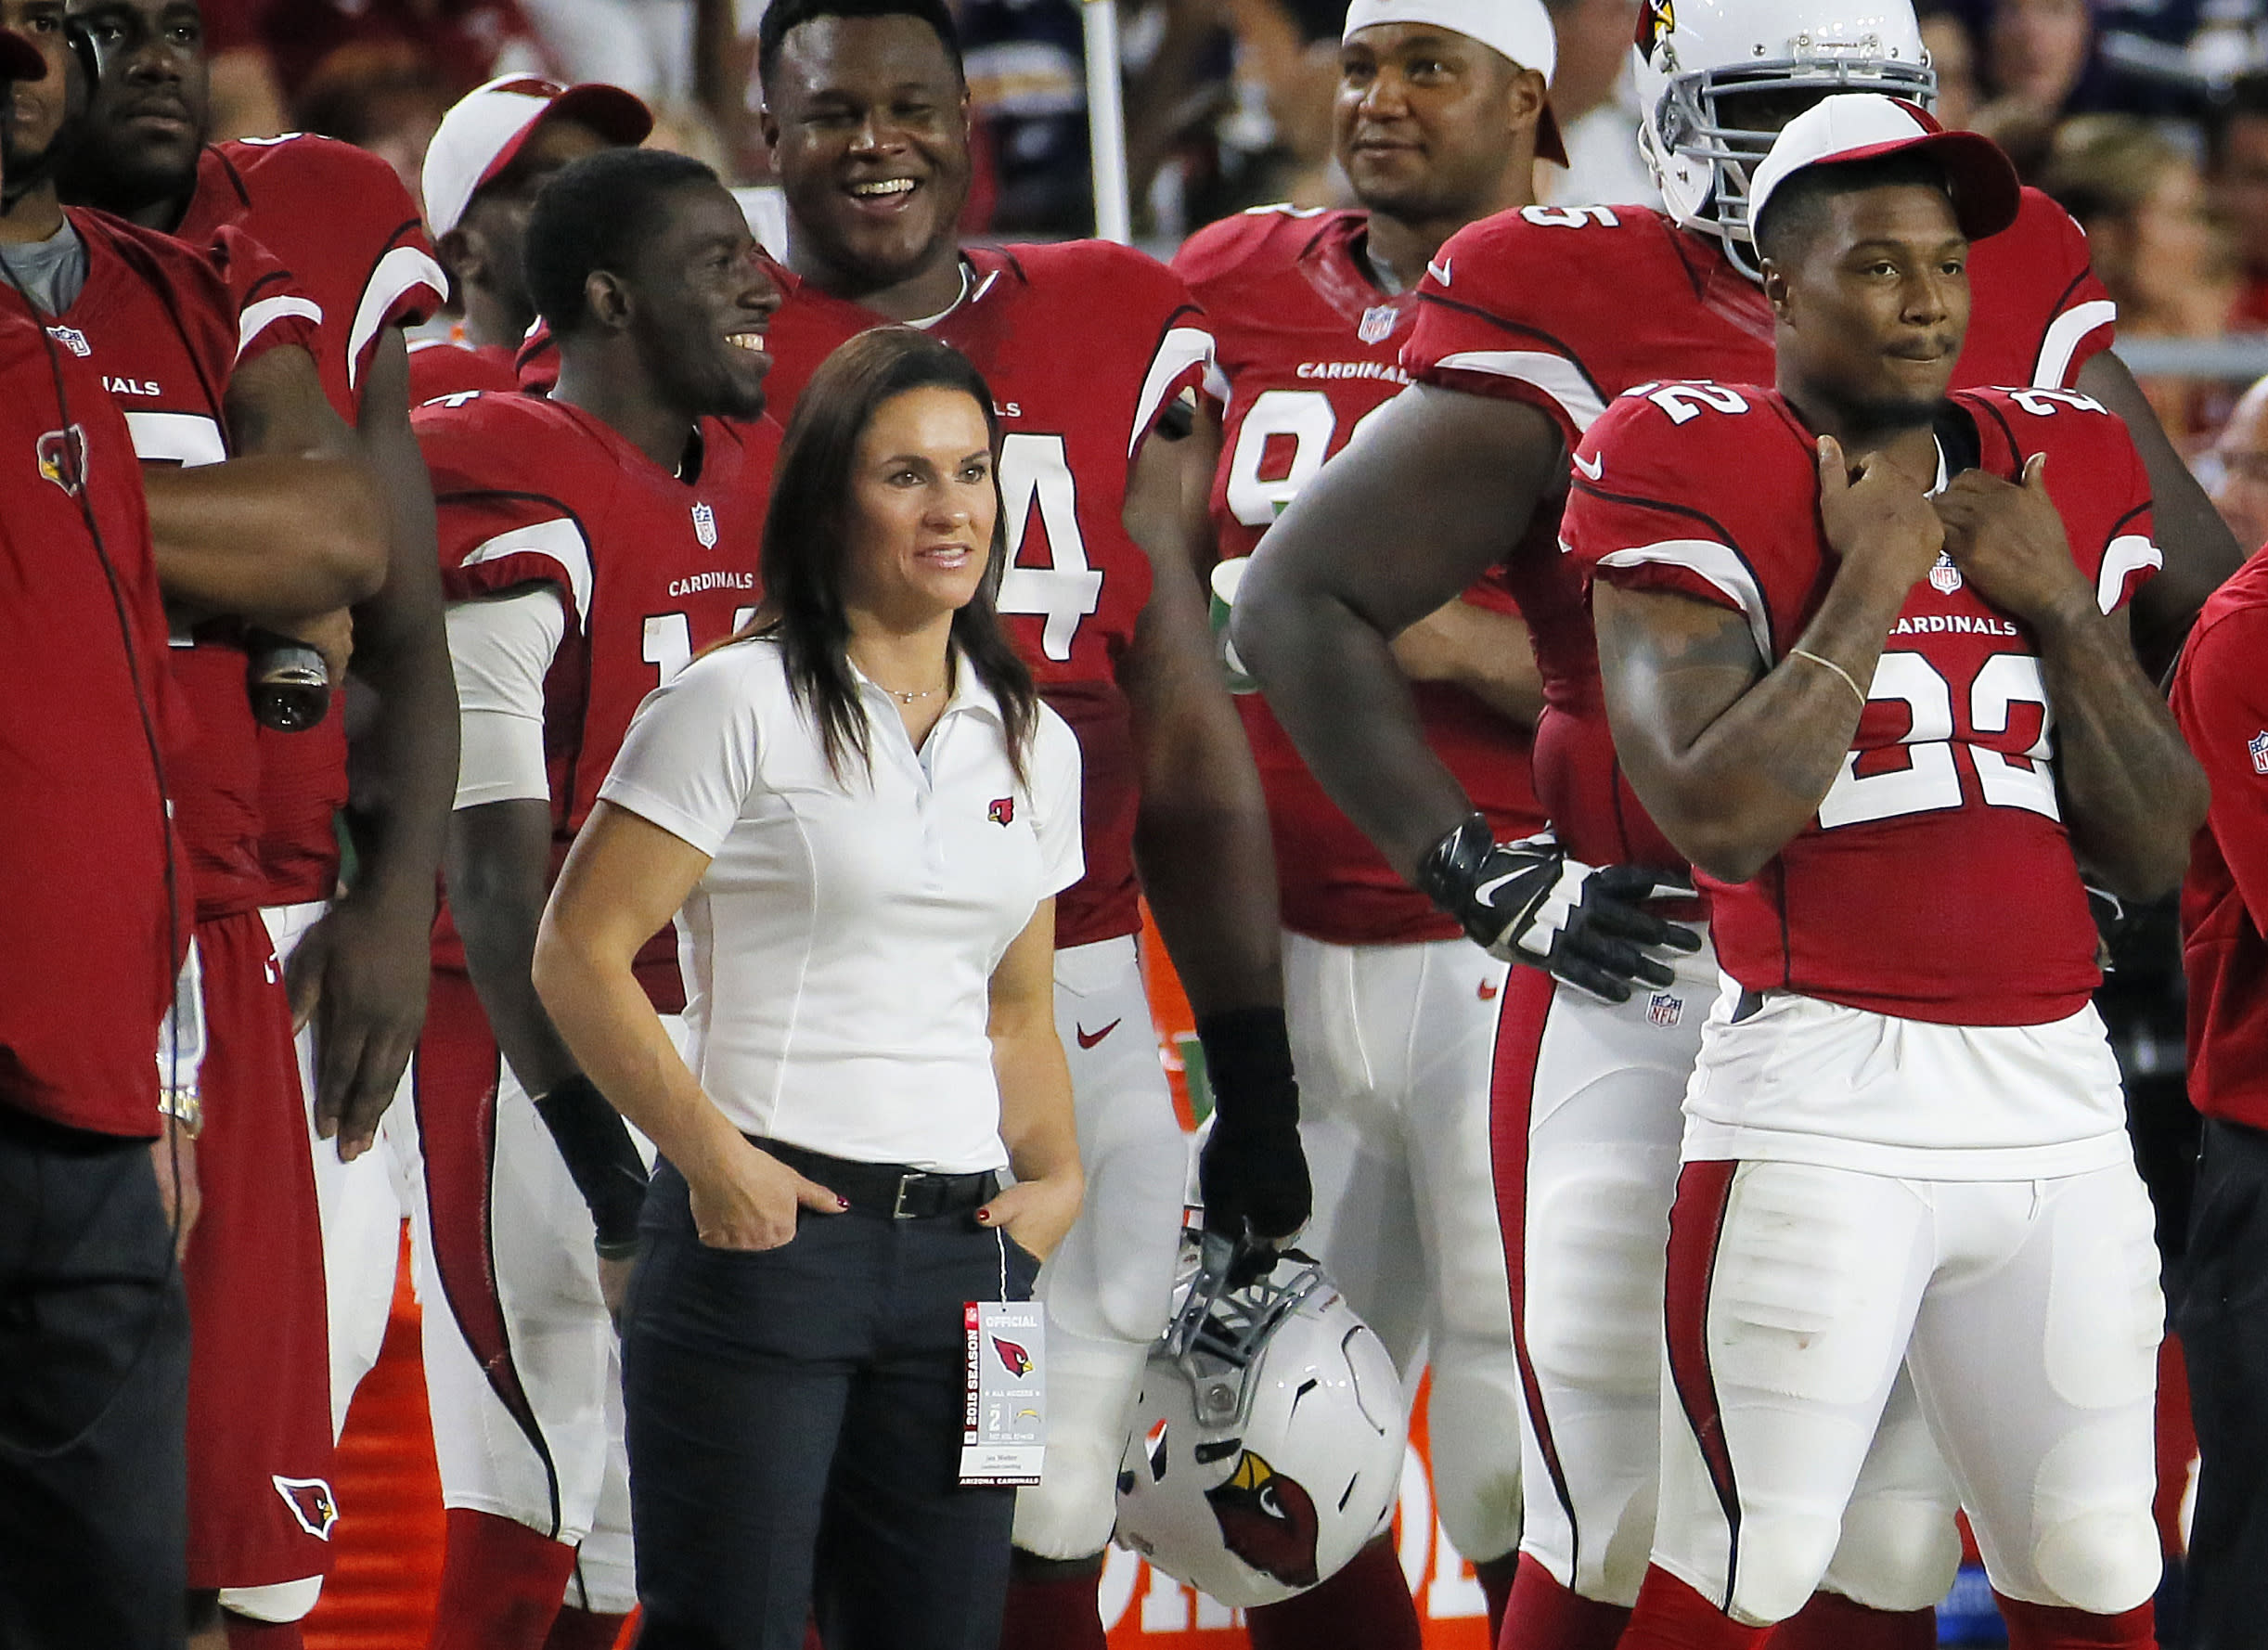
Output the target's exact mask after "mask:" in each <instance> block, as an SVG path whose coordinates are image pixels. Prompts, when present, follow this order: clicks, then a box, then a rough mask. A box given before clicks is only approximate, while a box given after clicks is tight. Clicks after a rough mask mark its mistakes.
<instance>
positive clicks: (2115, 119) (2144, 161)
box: [2035, 114, 2235, 445]
mask: <svg viewBox="0 0 2268 1650" xmlns="http://www.w3.org/2000/svg"><path fill="white" fill-rule="evenodd" d="M2035 181H2036V182H2037V183H2038V184H2039V186H2040V187H2042V188H2043V189H2045V190H2046V191H2047V192H2048V193H2049V194H2050V195H2052V196H2054V197H2055V199H2056V200H2058V201H2059V202H2061V203H2062V205H2063V208H2064V210H2065V211H2067V212H2068V213H2070V214H2071V215H2072V216H2073V217H2074V218H2076V219H2078V220H2079V226H2080V227H2081V228H2082V229H2084V230H2085V231H2086V232H2087V240H2088V245H2089V248H2090V250H2091V251H2092V252H2093V254H2094V272H2095V274H2096V275H2097V276H2098V277H2101V279H2102V282H2103V285H2104V286H2105V287H2107V289H2109V291H2110V295H2111V297H2112V298H2113V299H2114V300H2115V301H2116V302H2117V303H2118V305H2119V333H2120V337H2122V338H2133V337H2166V338H2213V337H2218V336H2220V335H2221V334H2222V333H2223V332H2224V331H2226V330H2227V329H2228V323H2229V316H2230V313H2231V310H2232V308H2233V305H2234V299H2235V292H2234V290H2233V289H2232V285H2231V282H2230V279H2229V271H2228V259H2227V257H2226V255H2225V252H2224V251H2223V244H2222V241H2221V238H2220V237H2219V235H2218V234H2217V232H2216V231H2215V229H2214V227H2213V225H2212V222H2211V220H2210V218H2208V217H2207V215H2206V212H2205V184H2204V179H2203V178H2202V177H2201V176H2200V175H2199V174H2198V172H2197V164H2196V162H2195V161H2191V160H2190V158H2189V156H2188V155H2187V154H2186V153H2184V151H2183V150H2182V149H2181V148H2179V147H2177V146H2176V145H2174V144H2173V143H2171V141H2169V140H2168V139H2167V138H2166V137H2165V136H2164V135H2161V134H2160V133H2158V131H2157V130H2155V129H2154V128H2153V127H2152V126H2151V125H2150V124H2149V123H2148V122H2146V121H2142V120H2139V119H2137V118H2135V117H2133V116H2132V115H2110V114H2104V115H2083V116H2081V117H2080V118H2078V119H2075V120H2069V121H2066V122H2064V123H2063V124H2062V125H2061V126H2060V127H2059V128H2057V130H2056V132H2055V138H2054V141H2053V143H2052V144H2051V145H2050V147H2049V149H2048V154H2047V159H2046V161H2045V162H2044V164H2043V165H2042V169H2041V172H2040V174H2039V176H2038V177H2037V179H2036V180H2035ZM2142 387H2143V393H2145V394H2146V395H2147V396H2148V397H2149V400H2150V404H2151V406H2154V407H2155V408H2156V409H2157V411H2158V420H2159V422H2161V423H2162V424H2164V425H2165V428H2166V433H2167V434H2168V435H2170V436H2171V437H2172V438H2173V440H2174V441H2175V443H2176V444H2177V445H2178V444H2179V443H2181V441H2182V440H2183V438H2184V436H2194V435H2195V434H2197V433H2198V432H2201V431H2202V430H2205V429H2209V428H2210V424H2211V421H2212V419H2211V411H2212V409H2211V408H2210V405H2209V402H2210V392H2209V391H2208V390H2205V389H2202V388H2200V387H2199V386H2197V385H2195V384H2193V383H2190V382H2188V381H2185V380H2145V381H2144V383H2143V386H2142Z"/></svg>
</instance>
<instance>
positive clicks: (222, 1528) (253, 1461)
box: [0, 0, 385, 1628]
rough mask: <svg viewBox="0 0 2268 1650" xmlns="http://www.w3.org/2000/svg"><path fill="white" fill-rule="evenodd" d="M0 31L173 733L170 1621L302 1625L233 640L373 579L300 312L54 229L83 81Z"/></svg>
mask: <svg viewBox="0 0 2268 1650" xmlns="http://www.w3.org/2000/svg"><path fill="white" fill-rule="evenodd" d="M0 19H5V21H6V22H7V23H8V24H11V25H13V26H15V27H17V28H18V29H19V30H20V31H21V32H22V33H23V34H24V36H25V37H26V38H28V39H30V40H32V42H33V43H34V44H35V45H37V46H38V47H39V48H40V51H41V54H42V56H43V57H44V58H45V60H46V63H47V66H48V72H47V74H46V76H45V78H44V79H43V80H42V81H40V82H38V83H36V84H26V85H24V86H22V87H20V88H19V90H18V92H17V95H16V99H15V106H14V111H13V113H14V118H13V119H12V120H11V121H10V122H9V123H8V125H7V127H6V133H5V139H4V141H5V146H6V152H7V169H8V173H9V175H10V177H11V178H12V179H13V180H15V187H11V189H10V191H9V194H8V196H7V199H6V206H5V209H0V239H5V241H6V246H5V248H0V262H5V264H6V272H7V276H8V279H9V284H10V286H11V288H12V289H13V293H12V295H13V298H14V300H15V301H16V302H19V303H30V304H32V306H33V307H34V309H35V312H36V313H38V314H39V315H41V316H43V317H44V318H45V320H46V323H47V324H48V326H49V334H50V337H51V338H52V339H53V340H54V342H55V343H56V345H57V347H58V348H59V349H61V350H63V351H65V352H67V353H69V354H73V355H75V356H78V357H81V358H84V359H88V360H91V361H92V362H93V363H94V364H95V366H96V367H97V368H98V369H99V370H100V371H101V373H102V377H103V381H104V383H105V384H106V385H107V386H109V388H110V393H111V394H112V396H113V398H114V399H115V400H116V401H117V402H118V404H119V406H120V408H121V410H122V412H123V413H124V415H125V420H126V425H127V428H128V430H129V431H130V432H131V433H132V436H133V439H134V444H135V452H136V454H137V455H138V456H139V458H141V459H142V461H143V464H144V465H145V466H146V467H147V469H148V471H149V472H150V473H149V475H148V483H147V485H146V491H147V493H148V497H149V501H150V518H151V528H152V534H153V537H154V538H155V540H156V543H157V547H158V572H159V578H160V583H161V589H162V591H163V594H164V595H165V597H166V599H167V604H168V607H169V610H170V612H171V613H172V616H173V619H174V645H173V647H172V648H171V649H170V650H169V651H168V652H169V659H170V663H171V664H172V668H173V676H174V681H175V684H176V685H177V687H178V688H179V690H180V696H181V699H182V702H183V703H185V704H186V705H187V708H188V711H189V714H190V715H191V716H192V717H193V718H194V722H195V728H196V732H195V736H194V738H193V740H191V741H188V742H187V743H185V744H184V745H182V746H181V747H180V748H179V749H177V750H176V751H175V752H174V754H173V756H172V759H171V760H170V761H169V763H168V780H169V784H170V789H171V792H172V795H173V801H174V824H175V827H176V829H177V830H178V831H179V832H180V835H181V838H182V840H183V843H184V845H185V847H186V849H187V855H188V859H189V865H190V870H191V872H192V880H191V886H192V891H193V893H194V895H195V899H196V904H195V927H194V931H193V932H194V935H195V940H196V946H197V952H198V957H199V959H200V975H201V980H202V1004H203V1012H204V1025H205V1037H204V1046H205V1055H204V1060H203V1063H202V1067H201V1071H200V1082H201V1089H202V1092H203V1093H204V1094H207V1095H210V1096H211V1097H212V1100H213V1105H212V1108H211V1111H210V1114H209V1116H210V1121H211V1123H212V1125H213V1126H212V1128H210V1129H203V1130H201V1133H200V1152H199V1154H198V1157H199V1164H200V1176H199V1179H200V1193H201V1208H202V1214H201V1216H200V1219H199V1221H198V1223H197V1225H196V1227H195V1229H194V1231H193V1232H192V1234H191V1241H190V1243H189V1245H188V1248H187V1254H186V1256H185V1258H184V1268H183V1270H184V1273H185V1276H186V1278H187V1284H188V1292H189V1307H190V1316H191V1321H192V1323H193V1326H194V1330H195V1334H194V1338H193V1341H192V1357H191V1361H190V1372H189V1403H190V1408H189V1431H188V1438H189V1510H190V1526H189V1530H190V1537H189V1547H188V1582H189V1586H190V1588H191V1589H192V1592H193V1603H192V1609H191V1619H192V1622H193V1623H194V1624H196V1625H199V1626H201V1627H210V1628H217V1626H218V1625H219V1624H218V1623H217V1621H215V1620H213V1611H214V1607H215V1601H216V1598H217V1596H218V1594H219V1593H220V1591H221V1590H222V1589H223V1588H228V1589H238V1588H246V1589H253V1588H257V1589H272V1590H276V1591H275V1597H276V1599H277V1601H278V1603H279V1607H280V1608H282V1609H286V1610H293V1609H295V1610H296V1611H298V1612H303V1610H304V1608H305V1607H306V1606H307V1605H312V1604H313V1602H314V1599H315V1594H316V1588H317V1587H319V1585H320V1578H321V1576H322V1575H323V1574H324V1573H325V1572H326V1571H327V1570H328V1569H329V1565H330V1547H329V1538H330V1534H331V1525H332V1521H333V1518H334V1516H335V1509H334V1507H333V1504H332V1496H331V1490H330V1488H329V1476H330V1470H331V1464H330V1463H331V1424H330V1422H331V1414H330V1393H329V1349H328V1340H329V1336H328V1333H327V1328H326V1321H325V1301H324V1290H323V1276H322V1272H321V1270H320V1264H321V1263H320V1256H321V1241H322V1240H321V1231H320V1228H319V1224H318V1220H317V1216H316V1192H315V1180H314V1168H313V1165H312V1163H311V1162H310V1154H309V1150H308V1135H307V1129H306V1118H305V1112H304V1109H303V1100H302V1096H301V1091H300V1085H299V1074H298V1069H297V1061H296V1057H295V1055H294V1054H293V1051H292V1046H291V1012H290V1002H289V1000H288V999H287V998H286V996H285V992H284V988H283V982H282V973H281V970H280V968H279V966H278V964H277V960H276V956H275V952H274V948H273V945H272V941H271V939H270V936H269V935H268V931H267V929H266V927H265V926H264V924H263V922H261V919H260V915H259V910H260V905H261V902H262V899H263V897H264V893H265V887H266V883H265V879H264V875H263V874H262V870H261V865H260V857H259V845H260V836H261V824H262V821H261V813H260V760H259V750H258V743H257V739H256V725H255V723H254V720H253V710H252V703H251V697H250V695H249V694H248V690H247V676H248V652H247V635H248V627H249V626H251V625H260V626H263V627H265V628H267V629H270V630H271V631H274V632H278V633H287V634H288V633H294V632H302V631H307V627H308V625H309V622H310V621H316V623H317V625H318V626H319V625H320V622H321V621H322V618H323V616H324V615H326V614H329V613H332V612H334V611H335V610H340V609H343V608H345V607H346V606H347V605H348V604H349V603H350V602H352V601H354V600H358V599H362V598H364V597H367V595H368V594H369V593H370V592H371V591H372V590H373V589H375V588H376V587H377V585H378V582H379V581H380V578H382V577H383V574H384V566H385V562H384V541H383V537H382V535H380V533H379V532H378V531H377V530H376V529H375V527H374V526H373V525H372V524H371V523H370V514H371V509H372V504H373V500H372V497H371V495H370V492H369V489H368V486H367V479H366V477H365V476H364V474H363V466H362V464H361V461H360V458H359V456H358V455H357V454H356V453H355V451H354V440H353V437H352V435H351V433H350V432H348V431H347V429H346V427H345V426H344V425H343V424H342V423H341V421H340V420H339V419H338V417H337V415H336V414H335V413H333V412H332V411H331V409H330V406H329V402H327V401H326V400H325V399H324V396H323V388H322V383H321V380H319V379H318V377H317V376H316V367H315V362H314V360H313V358H312V356H311V355H310V354H309V347H310V346H311V345H312V343H313V342H314V339H315V323H316V321H317V320H319V318H320V311H319V310H317V309H316V306H315V304H314V303H312V302H311V301H310V300H308V299H307V298H306V297H305V296H304V295H303V294H301V293H300V292H298V291H297V290H295V289H294V287H293V286H292V284H291V281H290V277H289V276H288V275H287V274H286V273H285V272H284V271H283V270H282V269H281V268H280V267H279V266H278V265H277V264H276V262H275V260H274V259H273V258H271V257H269V256H268V255H267V254H266V253H265V252H264V251H262V250H261V249H260V248H259V247H258V246H256V245H254V244H253V243H252V242H251V240H250V239H249V238H246V237H244V236H243V235H241V234H240V233H239V232H238V231H237V230H235V229H224V230H222V231H220V232H219V234H218V236H217V237H216V238H215V244H214V245H213V247H212V248H211V249H210V251H200V250H199V249H197V248H193V247H191V246H190V245H188V244H187V243H186V242H183V241H180V240H176V239H174V238H172V237H170V236H166V235H161V234H159V233H158V232H156V231H155V230H150V229H143V228H139V227H137V226H133V225H130V224H125V223H122V222H121V221H120V220H118V219H115V218H112V217H110V216H108V215H106V214H104V213H94V212H88V211H85V210H84V209H81V208H71V209H69V210H68V211H67V210H66V209H64V208H63V207H62V206H61V205H60V204H59V203H58V200H57V198H56V187H55V172H56V168H57V165H58V161H59V159H60V158H61V157H62V156H63V155H64V154H66V153H67V152H68V150H69V148H70V145H71V142H72V141H73V140H74V138H75V137H76V135H77V134H78V131H79V129H80V126H81V123H82V122H83V121H84V114H85V109H86V101H87V86H86V82H85V76H84V62H83V59H82V58H81V55H80V54H79V53H78V52H76V51H74V50H73V49H71V46H70V45H68V44H67V43H66V34H65V24H64V16H63V6H62V4H61V0H6V3H5V4H4V5H0ZM231 458H235V459H236V460H237V461H236V462H229V461H228V460H230V459H231ZM308 633H310V634H316V633H319V631H316V632H308ZM194 1109H195V1111H196V1115H195V1116H194V1117H193V1118H192V1119H191V1124H192V1127H200V1126H201V1122H202V1120H203V1119H204V1117H205V1115H206V1114H205V1113H204V1112H203V1111H202V1109H201V1106H197V1107H195V1108H194Z"/></svg>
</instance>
